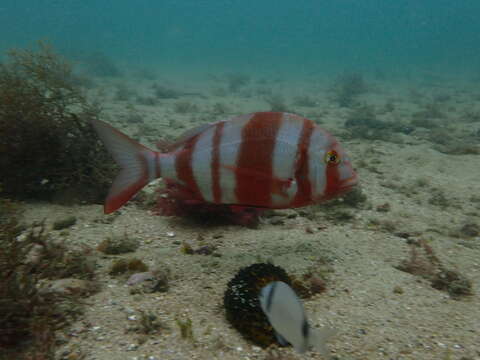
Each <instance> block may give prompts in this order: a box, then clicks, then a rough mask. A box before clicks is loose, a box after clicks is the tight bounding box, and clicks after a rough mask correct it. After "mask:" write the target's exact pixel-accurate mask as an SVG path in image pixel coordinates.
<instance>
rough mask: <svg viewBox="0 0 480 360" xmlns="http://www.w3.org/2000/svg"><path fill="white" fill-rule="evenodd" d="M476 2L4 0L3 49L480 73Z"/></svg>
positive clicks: (310, 68)
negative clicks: (48, 46) (39, 45)
mask: <svg viewBox="0 0 480 360" xmlns="http://www.w3.org/2000/svg"><path fill="white" fill-rule="evenodd" d="M479 15H480V1H478V0H458V1H453V0H449V1H447V0H362V1H360V0H324V1H322V0H295V1H293V0H261V1H259V0H215V1H213V0H210V1H206V0H138V1H131V0H128V1H127V0H75V1H74V0H2V1H1V2H0V33H1V34H2V35H1V39H0V50H1V51H2V53H3V52H4V50H5V49H8V48H11V47H25V46H29V45H32V44H34V43H35V41H36V40H38V39H44V40H48V41H50V42H51V43H52V44H53V45H54V46H55V47H56V48H57V49H59V50H60V51H62V52H64V53H67V54H71V55H74V56H75V55H78V54H82V53H90V52H96V51H101V52H103V53H105V54H107V55H109V56H112V57H114V58H116V59H117V60H119V61H122V62H126V63H131V64H134V65H144V64H157V65H160V66H164V67H165V69H171V70H177V71H181V70H182V69H185V70H186V69H188V70H190V71H191V70H192V69H194V70H197V69H198V70H199V71H203V72H205V71H206V72H210V71H215V70H216V69H219V68H224V69H237V70H238V69H240V70H248V71H256V70H258V71H263V70H277V69H278V70H283V71H285V70H287V71H289V72H291V73H293V74H295V73H301V74H308V73H311V72H329V71H332V70H333V71H334V70H338V69H359V70H375V69H382V71H387V72H388V71H389V70H392V71H393V70H395V71H397V70H398V69H399V68H401V69H405V68H408V67H412V68H418V67H421V68H427V69H432V68H433V69H435V70H437V71H440V72H449V73H469V72H472V74H473V73H475V74H478V72H479V71H480V70H479V68H480V51H479V48H480V46H479V45H480V21H479V20H478V17H479Z"/></svg>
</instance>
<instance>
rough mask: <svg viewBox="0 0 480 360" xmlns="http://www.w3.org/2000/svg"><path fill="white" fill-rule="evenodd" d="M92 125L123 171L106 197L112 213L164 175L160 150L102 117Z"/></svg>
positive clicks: (106, 211)
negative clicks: (155, 149) (153, 149)
mask: <svg viewBox="0 0 480 360" xmlns="http://www.w3.org/2000/svg"><path fill="white" fill-rule="evenodd" d="M92 125H93V127H94V129H95V130H96V132H97V134H98V136H99V137H100V139H101V140H102V141H103V143H104V144H105V147H106V148H107V150H108V151H109V152H110V154H111V155H112V157H113V158H114V159H115V161H116V163H117V164H118V166H120V172H119V174H118V175H117V177H116V178H115V180H114V181H113V184H112V186H111V188H110V191H109V192H108V195H107V199H106V200H105V206H104V212H105V214H110V213H112V212H114V211H115V210H117V209H119V208H120V207H121V206H122V205H123V204H125V203H126V202H127V201H128V200H130V199H131V198H132V197H133V196H134V195H135V194H136V193H137V192H138V191H140V190H141V189H142V188H143V187H144V186H145V185H147V184H148V183H149V182H150V181H152V180H154V179H155V178H157V177H160V162H159V156H160V155H161V154H160V153H158V152H155V151H152V150H150V149H149V148H147V147H145V146H143V145H141V144H139V143H138V142H136V141H135V140H133V139H131V138H129V137H128V136H127V135H125V134H123V133H122V132H120V131H118V130H117V129H115V128H114V127H112V126H111V125H109V124H107V123H106V122H103V121H101V120H93V121H92Z"/></svg>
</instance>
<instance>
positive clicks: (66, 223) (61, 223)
mask: <svg viewBox="0 0 480 360" xmlns="http://www.w3.org/2000/svg"><path fill="white" fill-rule="evenodd" d="M76 222H77V218H76V217H75V216H69V217H66V218H63V219H60V220H57V221H55V222H54V223H53V230H62V229H66V228H69V227H70V226H73V225H75V223H76Z"/></svg>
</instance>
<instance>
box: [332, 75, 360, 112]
mask: <svg viewBox="0 0 480 360" xmlns="http://www.w3.org/2000/svg"><path fill="white" fill-rule="evenodd" d="M367 89H368V87H367V84H366V82H365V80H364V78H363V76H362V75H361V74H360V73H356V72H353V73H344V74H342V75H340V76H338V77H337V79H336V80H335V82H334V84H333V88H332V91H333V99H334V101H335V102H336V103H338V105H340V106H341V107H351V106H353V105H355V104H356V100H357V97H358V96H359V95H361V94H364V93H365V92H367Z"/></svg>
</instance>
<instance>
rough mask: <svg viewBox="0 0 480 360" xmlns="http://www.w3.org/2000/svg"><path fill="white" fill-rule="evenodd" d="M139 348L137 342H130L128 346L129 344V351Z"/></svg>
mask: <svg viewBox="0 0 480 360" xmlns="http://www.w3.org/2000/svg"><path fill="white" fill-rule="evenodd" d="M137 349H138V345H137V344H128V346H127V351H135V350H137Z"/></svg>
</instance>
